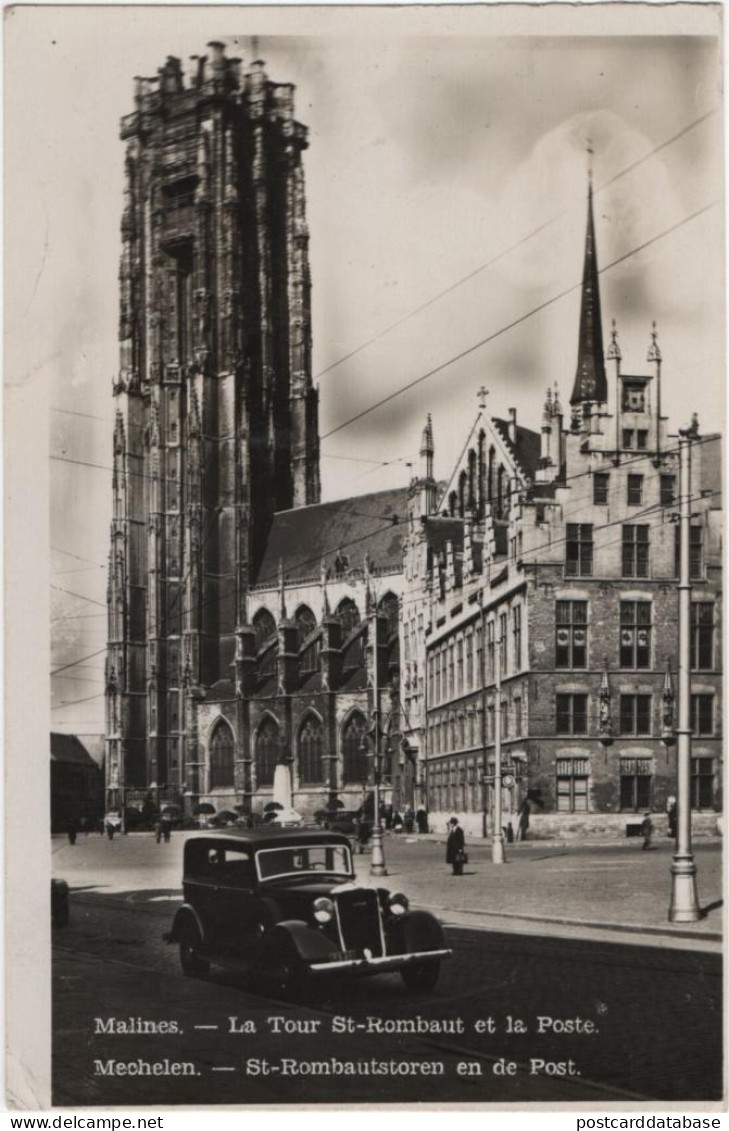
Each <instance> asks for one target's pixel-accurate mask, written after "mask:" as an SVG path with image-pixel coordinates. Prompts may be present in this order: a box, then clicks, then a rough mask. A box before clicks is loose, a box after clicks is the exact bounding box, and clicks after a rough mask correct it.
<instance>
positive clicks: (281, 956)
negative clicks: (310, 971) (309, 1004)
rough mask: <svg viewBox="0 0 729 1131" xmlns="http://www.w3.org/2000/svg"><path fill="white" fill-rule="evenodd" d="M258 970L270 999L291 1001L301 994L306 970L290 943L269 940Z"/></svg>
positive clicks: (283, 940) (282, 940) (281, 940)
mask: <svg viewBox="0 0 729 1131" xmlns="http://www.w3.org/2000/svg"><path fill="white" fill-rule="evenodd" d="M259 968H260V972H261V976H262V980H263V984H264V986H265V992H266V993H267V994H270V996H271V997H281V998H287V999H288V1000H289V1001H291V1000H294V999H296V998H298V997H300V996H301V994H302V993H303V991H304V983H305V981H306V968H305V966H304V963H303V962H302V961H301V959H300V958H299V956H298V954H297V953H296V948H295V947H294V945H293V943H291V942H290V941H288V940H286V939H283V938H280V939H276V940H275V941H274V940H271V941H270V942H269V944H268V945H267V946H266V948H265V950H264V953H263V954H262V956H261V959H260V967H259Z"/></svg>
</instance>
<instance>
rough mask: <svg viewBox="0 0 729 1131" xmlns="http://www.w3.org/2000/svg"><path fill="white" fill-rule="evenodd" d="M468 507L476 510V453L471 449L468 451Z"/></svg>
mask: <svg viewBox="0 0 729 1131" xmlns="http://www.w3.org/2000/svg"><path fill="white" fill-rule="evenodd" d="M466 507H467V509H468V510H470V511H475V510H476V453H475V452H474V450H473V449H471V450H470V451H469V453H468V499H467V500H466Z"/></svg>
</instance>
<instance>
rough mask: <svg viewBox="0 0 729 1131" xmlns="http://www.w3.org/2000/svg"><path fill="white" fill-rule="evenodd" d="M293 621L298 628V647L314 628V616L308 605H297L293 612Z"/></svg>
mask: <svg viewBox="0 0 729 1131" xmlns="http://www.w3.org/2000/svg"><path fill="white" fill-rule="evenodd" d="M294 621H295V622H296V627H297V628H298V630H299V647H301V645H302V644H303V643H304V641H305V640H306V638H307V636H310V635H311V633H312V632H313V631H314V629H315V628H316V617H315V616H314V614H313V613H312V611H311V609H310V608H309V606H308V605H299V607H298V609H297V610H296V612H295V614H294Z"/></svg>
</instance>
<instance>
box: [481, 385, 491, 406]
mask: <svg viewBox="0 0 729 1131" xmlns="http://www.w3.org/2000/svg"><path fill="white" fill-rule="evenodd" d="M488 395H489V391H488V389H487V388H485V386H483V385H482V386H481V388H480V389H479V390H478V407H479V408H486V397H487V396H488Z"/></svg>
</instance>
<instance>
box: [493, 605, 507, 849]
mask: <svg viewBox="0 0 729 1131" xmlns="http://www.w3.org/2000/svg"><path fill="white" fill-rule="evenodd" d="M494 636H496V628H495V626H494ZM501 647H502V640H501V633H500V632H499V635H498V636H497V637H496V639H495V640H494V667H495V669H496V670H495V671H494V684H495V686H494V694H495V702H494V830H493V836H492V838H491V862H492V864H503V863H504V862H505V860H504V830H503V828H502V817H501Z"/></svg>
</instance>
